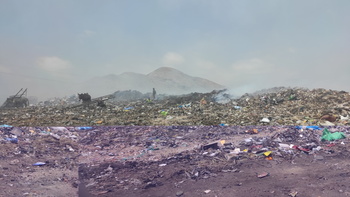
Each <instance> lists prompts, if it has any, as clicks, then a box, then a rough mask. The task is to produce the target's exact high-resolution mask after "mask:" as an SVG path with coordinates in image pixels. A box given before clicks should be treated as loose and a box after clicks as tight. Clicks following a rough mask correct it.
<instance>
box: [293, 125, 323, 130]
mask: <svg viewBox="0 0 350 197" xmlns="http://www.w3.org/2000/svg"><path fill="white" fill-rule="evenodd" d="M295 128H297V129H312V130H321V128H320V127H319V126H296V127H295Z"/></svg>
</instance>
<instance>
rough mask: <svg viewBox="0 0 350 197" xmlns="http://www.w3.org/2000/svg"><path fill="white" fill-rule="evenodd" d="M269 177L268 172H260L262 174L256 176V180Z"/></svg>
mask: <svg viewBox="0 0 350 197" xmlns="http://www.w3.org/2000/svg"><path fill="white" fill-rule="evenodd" d="M269 175H270V174H269V173H268V172H262V173H260V174H258V178H264V177H267V176H269Z"/></svg>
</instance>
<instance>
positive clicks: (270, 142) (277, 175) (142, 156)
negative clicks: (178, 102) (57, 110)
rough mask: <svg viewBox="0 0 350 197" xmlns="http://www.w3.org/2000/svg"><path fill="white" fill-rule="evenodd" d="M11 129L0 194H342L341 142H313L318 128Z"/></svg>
mask: <svg viewBox="0 0 350 197" xmlns="http://www.w3.org/2000/svg"><path fill="white" fill-rule="evenodd" d="M328 128H329V130H331V131H333V132H334V131H341V132H344V133H345V134H346V135H348V134H349V129H350V128H349V127H328ZM14 129H17V131H18V129H20V130H21V131H22V134H21V135H20V136H18V143H12V142H9V141H7V140H3V141H1V160H0V165H1V166H0V167H1V168H0V170H1V177H0V181H1V183H2V184H1V190H0V196H152V197H153V196H348V195H350V188H349V187H350V186H349V184H347V181H348V179H349V176H350V171H349V165H350V164H349V158H350V157H349V155H350V152H349V151H348V150H349V146H350V144H349V140H348V139H347V138H345V139H340V140H336V141H332V142H329V141H320V136H321V135H322V129H323V128H320V130H310V129H297V128H295V127H292V126H283V127H281V126H275V127H272V126H270V127H266V126H246V127H239V126H232V127H226V126H191V127H189V126H119V127H102V126H99V127H92V128H90V129H88V130H81V129H82V128H79V127H50V128H49V127H21V128H11V127H1V128H0V130H1V135H2V136H3V137H4V138H6V137H10V135H11V132H12V133H13V130H14ZM254 129H256V130H255V131H257V132H255V133H254V132H252V131H254ZM223 140H224V141H223ZM281 144H282V145H283V144H284V145H285V144H288V145H289V147H286V148H281ZM292 145H295V146H294V148H290V147H293V146H292ZM296 147H298V148H296ZM237 149H239V150H240V152H235V151H237ZM267 151H272V152H271V154H270V155H269V156H271V158H268V156H265V155H264V153H266V152H267ZM268 159H271V160H268ZM39 161H40V162H44V163H45V165H42V166H33V164H34V163H36V162H39ZM264 173H266V174H268V175H267V176H264V177H260V178H259V177H258V176H262V175H264ZM205 192H207V193H205Z"/></svg>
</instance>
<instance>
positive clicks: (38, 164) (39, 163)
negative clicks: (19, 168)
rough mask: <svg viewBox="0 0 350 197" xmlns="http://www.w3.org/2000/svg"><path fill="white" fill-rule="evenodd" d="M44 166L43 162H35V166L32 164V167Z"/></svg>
mask: <svg viewBox="0 0 350 197" xmlns="http://www.w3.org/2000/svg"><path fill="white" fill-rule="evenodd" d="M45 164H46V163H45V162H36V163H35V164H33V166H43V165H45Z"/></svg>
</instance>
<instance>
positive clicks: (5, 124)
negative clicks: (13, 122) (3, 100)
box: [0, 124, 12, 127]
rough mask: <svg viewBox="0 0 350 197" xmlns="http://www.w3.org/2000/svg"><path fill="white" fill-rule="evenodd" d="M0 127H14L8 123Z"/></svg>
mask: <svg viewBox="0 0 350 197" xmlns="http://www.w3.org/2000/svg"><path fill="white" fill-rule="evenodd" d="M0 127H12V126H10V125H7V124H3V125H0Z"/></svg>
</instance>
